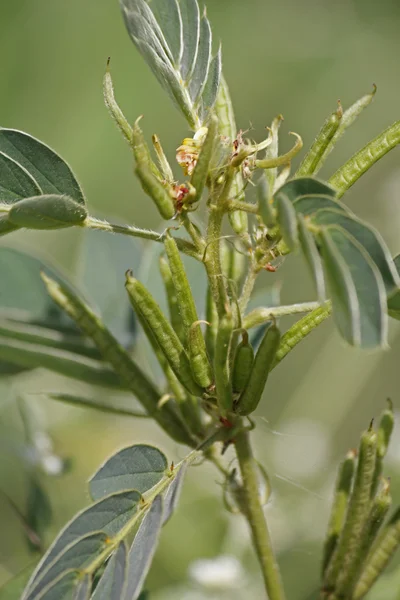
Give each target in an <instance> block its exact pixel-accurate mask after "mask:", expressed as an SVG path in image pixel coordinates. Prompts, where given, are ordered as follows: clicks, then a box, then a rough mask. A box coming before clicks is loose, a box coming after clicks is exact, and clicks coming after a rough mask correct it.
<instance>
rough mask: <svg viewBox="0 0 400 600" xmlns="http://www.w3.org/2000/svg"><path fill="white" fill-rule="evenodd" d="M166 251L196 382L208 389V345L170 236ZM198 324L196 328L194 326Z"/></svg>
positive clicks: (174, 243)
mask: <svg viewBox="0 0 400 600" xmlns="http://www.w3.org/2000/svg"><path fill="white" fill-rule="evenodd" d="M164 245H165V250H166V253H167V256H168V260H169V266H170V269H171V276H172V281H173V284H174V287H175V290H176V296H177V300H178V305H179V310H180V314H181V317H182V322H183V327H184V330H185V336H186V340H187V344H188V346H189V357H190V360H191V364H192V369H193V375H194V377H195V380H196V381H197V382H198V383H199V385H201V386H202V387H208V386H209V385H211V383H212V372H211V365H210V362H209V360H208V356H207V350H206V344H205V341H204V337H203V334H202V331H201V329H200V327H198V326H197V324H198V323H199V317H198V315H197V310H196V305H195V302H194V298H193V294H192V290H191V289H190V284H189V281H188V279H187V276H186V271H185V267H184V265H183V262H182V259H181V255H180V253H179V250H178V246H177V245H176V242H175V240H174V238H173V237H171V236H170V235H169V234H168V235H167V236H166V239H165V244H164ZM194 324H196V326H195V327H193V325H194Z"/></svg>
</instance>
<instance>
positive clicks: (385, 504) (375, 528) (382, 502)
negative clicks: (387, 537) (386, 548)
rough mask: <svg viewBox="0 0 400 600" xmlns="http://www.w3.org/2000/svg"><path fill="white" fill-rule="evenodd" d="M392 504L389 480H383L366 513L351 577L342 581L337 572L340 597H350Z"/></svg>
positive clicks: (337, 586)
mask: <svg viewBox="0 0 400 600" xmlns="http://www.w3.org/2000/svg"><path fill="white" fill-rule="evenodd" d="M391 504H392V497H391V495H390V482H389V480H385V481H384V482H383V485H382V489H381V491H380V492H379V493H378V495H377V497H376V498H375V500H374V501H373V504H372V507H371V510H370V512H369V515H368V519H367V521H366V524H365V527H364V530H363V532H362V536H361V539H360V543H359V550H358V558H357V563H356V564H355V565H354V570H353V577H352V578H347V580H345V581H342V580H341V576H340V574H339V577H338V582H337V585H336V590H335V591H336V593H337V595H338V596H339V597H340V596H341V594H343V595H344V594H345V593H346V595H347V596H348V597H352V595H351V592H352V590H354V588H355V586H356V585H357V580H358V579H359V576H360V573H361V571H362V568H363V564H364V562H365V560H366V558H367V556H368V553H369V550H370V548H371V546H372V545H373V543H374V541H375V539H376V537H377V535H378V533H379V530H380V528H381V525H382V523H383V521H384V520H385V517H386V515H387V513H388V512H389V509H390V506H391ZM349 592H350V593H349Z"/></svg>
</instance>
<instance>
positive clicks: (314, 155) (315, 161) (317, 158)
mask: <svg viewBox="0 0 400 600" xmlns="http://www.w3.org/2000/svg"><path fill="white" fill-rule="evenodd" d="M342 117H343V108H342V105H341V104H340V102H339V103H338V107H337V109H336V110H335V112H334V113H332V114H331V115H329V117H328V118H327V119H326V121H325V123H324V124H323V125H322V128H321V130H320V132H319V133H318V135H317V137H316V138H315V140H314V143H313V144H312V146H311V148H310V150H309V151H308V152H307V154H306V155H305V157H304V158H303V161H302V163H301V165H300V166H299V168H298V169H297V172H296V177H304V176H306V175H313V174H314V173H317V172H318V171H319V168H320V163H323V162H324V156H325V152H326V150H327V148H328V147H329V144H330V143H331V141H332V139H333V137H334V135H335V133H336V132H337V130H338V128H339V125H340V122H341V120H342Z"/></svg>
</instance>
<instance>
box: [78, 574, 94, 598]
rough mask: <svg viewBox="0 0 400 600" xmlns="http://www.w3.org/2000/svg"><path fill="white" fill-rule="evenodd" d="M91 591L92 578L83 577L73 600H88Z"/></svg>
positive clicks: (88, 576)
mask: <svg viewBox="0 0 400 600" xmlns="http://www.w3.org/2000/svg"><path fill="white" fill-rule="evenodd" d="M91 591H92V578H91V576H90V575H84V577H83V579H82V581H81V582H80V583H79V584H78V587H77V589H76V592H75V596H74V600H89V597H90V592H91Z"/></svg>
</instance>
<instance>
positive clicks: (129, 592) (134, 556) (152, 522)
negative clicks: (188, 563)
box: [124, 495, 163, 600]
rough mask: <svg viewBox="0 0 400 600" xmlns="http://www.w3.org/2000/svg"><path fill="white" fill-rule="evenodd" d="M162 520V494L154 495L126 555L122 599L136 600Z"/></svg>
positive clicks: (151, 557)
mask: <svg viewBox="0 0 400 600" xmlns="http://www.w3.org/2000/svg"><path fill="white" fill-rule="evenodd" d="M162 520H163V501H162V496H160V495H159V496H156V498H155V499H154V500H153V503H152V505H151V507H150V509H149V511H148V513H147V514H146V516H145V517H144V519H143V521H142V523H141V525H140V527H139V530H138V532H137V534H136V537H135V539H134V541H133V544H132V547H131V549H130V551H129V556H128V565H129V566H128V583H127V588H126V591H125V596H124V600H137V598H138V596H139V594H140V591H141V589H142V586H143V584H144V582H145V579H146V577H147V574H148V572H149V570H150V566H151V561H152V560H153V556H154V553H155V551H156V547H157V543H158V538H159V535H160V531H161V527H162Z"/></svg>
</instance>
